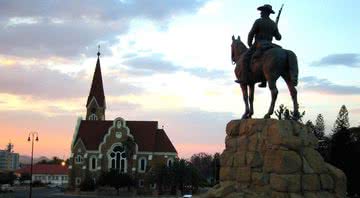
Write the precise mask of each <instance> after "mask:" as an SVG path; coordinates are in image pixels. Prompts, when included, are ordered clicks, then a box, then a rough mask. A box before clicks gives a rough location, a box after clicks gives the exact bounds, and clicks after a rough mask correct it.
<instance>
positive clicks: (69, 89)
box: [0, 66, 142, 99]
mask: <svg viewBox="0 0 360 198" xmlns="http://www.w3.org/2000/svg"><path fill="white" fill-rule="evenodd" d="M81 73H82V72H80V73H79V74H81ZM91 77H92V76H91ZM103 82H104V89H105V94H108V95H125V94H130V93H140V92H142V89H141V88H139V87H135V86H132V85H129V84H126V83H120V82H118V81H116V80H114V79H112V78H110V79H108V78H107V76H104V75H103ZM90 86H91V79H84V78H83V77H82V76H78V75H74V76H70V75H68V74H65V73H61V72H59V71H56V70H50V69H46V68H42V67H31V68H28V67H22V66H12V67H1V66H0V93H8V94H15V95H30V96H32V97H35V98H43V99H66V98H76V97H86V96H87V95H88V94H89V90H90Z"/></svg>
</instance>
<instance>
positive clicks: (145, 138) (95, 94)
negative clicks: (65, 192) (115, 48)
mask: <svg viewBox="0 0 360 198" xmlns="http://www.w3.org/2000/svg"><path fill="white" fill-rule="evenodd" d="M99 56H100V53H98V58H97V63H96V67H95V72H94V76H93V80H92V84H91V88H90V93H89V96H88V98H87V103H86V110H87V112H86V117H85V119H81V118H80V119H78V121H77V125H76V127H75V133H74V136H73V141H72V145H71V156H70V164H69V165H70V166H69V169H70V171H69V175H70V180H72V181H71V182H73V183H74V184H73V186H75V187H76V186H79V185H80V184H81V181H83V180H84V179H85V176H90V177H92V178H93V179H97V178H98V177H99V175H100V174H101V172H102V171H109V170H110V169H116V170H118V171H120V172H122V173H128V174H131V175H136V178H137V181H138V185H139V187H143V186H144V177H145V174H146V172H147V171H149V170H150V169H151V167H154V166H155V165H156V164H168V165H170V164H171V163H172V162H173V161H174V159H175V158H176V157H177V151H176V149H175V147H174V145H173V144H172V143H171V141H170V139H169V138H168V136H167V135H166V133H165V131H164V129H161V128H159V126H158V122H157V121H131V120H125V119H124V118H123V117H125V116H126V115H122V116H123V117H118V118H116V119H114V120H106V119H105V110H106V101H105V94H104V88H103V81H102V75H101V67H100V58H99Z"/></svg>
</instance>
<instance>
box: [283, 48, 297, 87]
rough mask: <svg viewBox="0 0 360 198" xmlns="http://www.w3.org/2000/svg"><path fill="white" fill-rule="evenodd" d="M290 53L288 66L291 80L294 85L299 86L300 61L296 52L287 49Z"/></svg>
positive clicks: (288, 53)
mask: <svg viewBox="0 0 360 198" xmlns="http://www.w3.org/2000/svg"><path fill="white" fill-rule="evenodd" d="M286 52H287V55H288V66H289V67H288V68H289V73H290V80H291V82H292V83H293V84H294V86H297V84H298V76H299V68H298V61H297V57H296V54H295V53H294V52H292V51H291V50H286Z"/></svg>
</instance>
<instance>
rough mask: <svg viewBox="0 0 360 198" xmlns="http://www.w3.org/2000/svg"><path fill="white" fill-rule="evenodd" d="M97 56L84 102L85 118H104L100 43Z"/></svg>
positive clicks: (104, 105)
mask: <svg viewBox="0 0 360 198" xmlns="http://www.w3.org/2000/svg"><path fill="white" fill-rule="evenodd" d="M97 56H98V58H97V62H96V67H95V72H94V76H93V80H92V83H91V88H90V93H89V96H88V99H87V103H86V108H87V113H86V119H87V120H105V108H106V102H105V94H104V87H103V82H102V76H101V67H100V45H99V46H98V53H97Z"/></svg>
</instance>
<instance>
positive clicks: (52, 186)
mask: <svg viewBox="0 0 360 198" xmlns="http://www.w3.org/2000/svg"><path fill="white" fill-rule="evenodd" d="M47 187H49V188H57V187H58V185H57V184H48V185H47Z"/></svg>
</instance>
